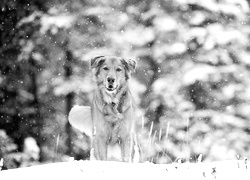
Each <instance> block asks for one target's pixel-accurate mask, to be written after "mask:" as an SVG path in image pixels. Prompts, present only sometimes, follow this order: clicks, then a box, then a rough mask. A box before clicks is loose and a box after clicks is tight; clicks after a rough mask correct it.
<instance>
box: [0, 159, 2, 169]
mask: <svg viewBox="0 0 250 180" xmlns="http://www.w3.org/2000/svg"><path fill="white" fill-rule="evenodd" d="M2 168H3V158H2V159H1V160H0V171H1V170H2Z"/></svg>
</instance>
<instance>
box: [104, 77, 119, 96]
mask: <svg viewBox="0 0 250 180" xmlns="http://www.w3.org/2000/svg"><path fill="white" fill-rule="evenodd" d="M106 83H107V85H106V89H107V91H109V92H112V91H114V90H116V88H117V85H116V83H115V78H112V77H108V78H107V82H106Z"/></svg>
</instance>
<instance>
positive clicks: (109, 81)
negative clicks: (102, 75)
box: [107, 77, 115, 83]
mask: <svg viewBox="0 0 250 180" xmlns="http://www.w3.org/2000/svg"><path fill="white" fill-rule="evenodd" d="M107 81H108V83H114V82H115V78H113V77H108V79H107Z"/></svg>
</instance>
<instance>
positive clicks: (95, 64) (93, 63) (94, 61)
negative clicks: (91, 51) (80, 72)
mask: <svg viewBox="0 0 250 180" xmlns="http://www.w3.org/2000/svg"><path fill="white" fill-rule="evenodd" d="M104 58H105V56H96V57H94V58H92V59H91V60H90V68H91V69H94V68H97V67H98V66H100V65H101V63H103V62H104V60H105V59H104Z"/></svg>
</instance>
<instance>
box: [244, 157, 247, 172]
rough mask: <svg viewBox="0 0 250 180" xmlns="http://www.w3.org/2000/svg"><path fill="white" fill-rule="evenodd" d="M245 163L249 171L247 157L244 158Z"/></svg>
mask: <svg viewBox="0 0 250 180" xmlns="http://www.w3.org/2000/svg"><path fill="white" fill-rule="evenodd" d="M244 163H245V167H246V169H247V157H244Z"/></svg>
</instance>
